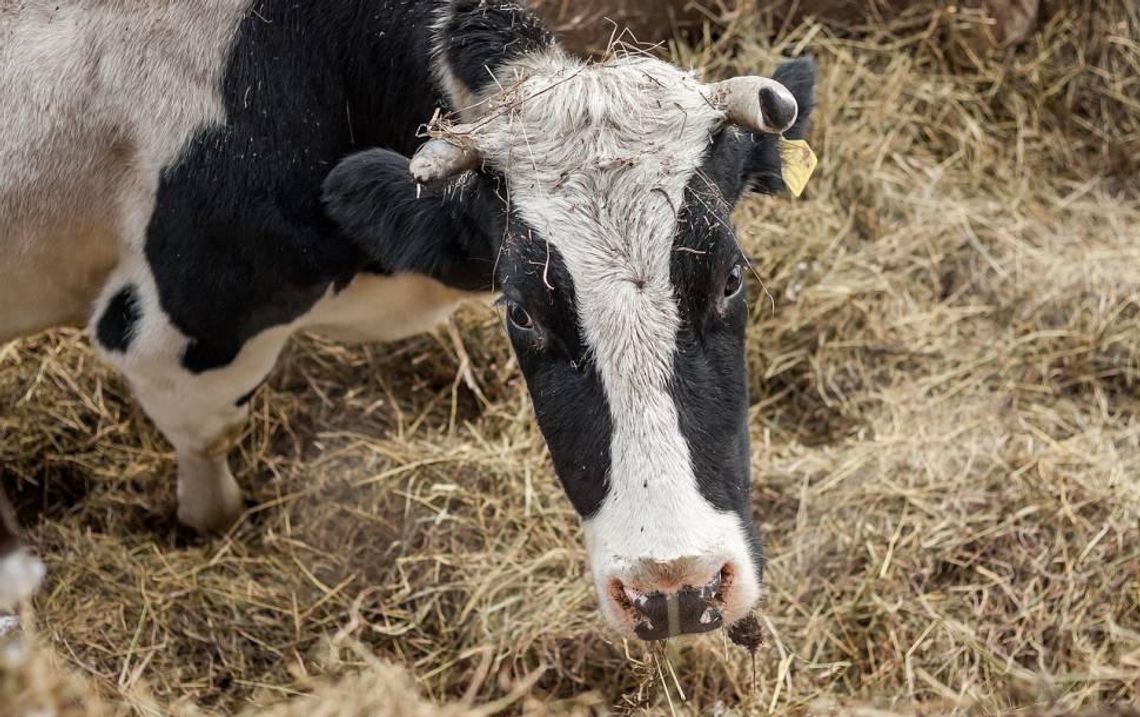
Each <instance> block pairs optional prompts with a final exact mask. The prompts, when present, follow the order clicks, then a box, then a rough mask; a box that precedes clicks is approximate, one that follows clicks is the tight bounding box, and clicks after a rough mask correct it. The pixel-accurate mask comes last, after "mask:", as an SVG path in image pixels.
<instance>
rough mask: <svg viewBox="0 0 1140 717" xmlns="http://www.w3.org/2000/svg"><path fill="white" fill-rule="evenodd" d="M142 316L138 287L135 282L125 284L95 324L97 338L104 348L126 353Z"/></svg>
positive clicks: (108, 303)
mask: <svg viewBox="0 0 1140 717" xmlns="http://www.w3.org/2000/svg"><path fill="white" fill-rule="evenodd" d="M140 318H141V315H140V314H139V297H138V289H137V288H136V287H135V285H134V284H124V285H123V287H122V288H121V289H119V290H118V291H117V292H115V295H114V296H112V297H111V300H110V301H108V302H107V306H106V308H104V309H103V315H102V316H100V317H99V322H98V323H97V324H95V338H96V339H97V340H98V341H99V345H100V346H102V347H103V348H104V349H106V350H108V351H118V352H119V353H125V352H126V350H127V349H129V348H130V347H131V339H133V338H134V332H135V325H136V324H137V323H138V321H139V319H140Z"/></svg>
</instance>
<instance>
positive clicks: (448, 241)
mask: <svg viewBox="0 0 1140 717" xmlns="http://www.w3.org/2000/svg"><path fill="white" fill-rule="evenodd" d="M489 181H491V180H489V179H487V178H485V177H482V176H480V175H477V174H475V173H473V172H469V173H468V174H466V175H464V176H462V177H458V178H456V179H454V180H452V181H451V182H449V183H436V184H433V185H417V184H416V183H415V181H413V180H412V177H411V174H409V172H408V159H407V158H406V157H404V156H403V155H400V154H397V153H396V152H392V151H390V150H386V149H371V150H368V151H365V152H360V153H359V154H354V155H351V156H349V157H347V158H345V159H343V160H342V161H341V162H340V163H339V164H338V165H337V166H336V167H335V168H334V169H333V170H332V172H330V173H329V175H328V177H326V178H325V182H324V187H323V195H322V198H323V202H324V207H325V213H326V214H327V215H328V217H329V218H330V219H331V220H332V221H333V222H334V223H335V224H336V225H337V227H338V228H339V229H340V232H341V233H342V234H343V235H344V236H345V237H347V238H348V239H349V240H350V241H352V242H353V243H355V244H356V245H357V246H358V247H359V248H360V249H361V250H362V251H363V253H364V254H365V256H367V257H368V259H369V261H370V263H371V264H372V265H373V266H374V267H375V268H376V269H377V270H380V271H384V272H387V273H392V274H396V273H415V274H423V275H426V276H430V277H432V278H434V279H437V280H439V281H441V282H443V283H444V284H447V285H449V286H453V287H455V288H458V289H465V290H468V291H487V290H490V287H491V283H492V271H493V269H494V255H495V241H494V237H496V236H498V234H496V232H495V228H494V227H495V225H496V218H495V211H494V210H495V206H494V204H493V199H492V197H493V194H494V193H493V191H492V190H491V189H490V188H488V187H486V186H484V185H485V184H486V183H487V182H489Z"/></svg>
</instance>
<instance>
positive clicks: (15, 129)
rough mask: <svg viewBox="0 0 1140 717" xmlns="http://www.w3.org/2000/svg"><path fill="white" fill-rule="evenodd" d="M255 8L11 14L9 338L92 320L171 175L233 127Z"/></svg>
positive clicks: (108, 3) (31, 8) (6, 162)
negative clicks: (239, 59)
mask: <svg viewBox="0 0 1140 717" xmlns="http://www.w3.org/2000/svg"><path fill="white" fill-rule="evenodd" d="M247 5H248V0H214V1H208V0H168V1H165V2H147V1H145V0H95V1H94V2H92V1H86V2H85V1H83V0H63V1H60V0H51V1H45V0H28V1H25V2H16V3H3V4H0V340H4V339H6V338H11V337H14V336H19V335H21V334H26V333H29V332H32V331H35V330H38V329H40V328H44V327H47V326H51V325H55V324H59V323H74V322H79V321H82V320H84V319H85V318H86V315H87V312H88V311H89V306H90V304H91V301H92V300H93V299H94V298H95V296H96V294H97V293H98V291H99V290H100V288H101V286H102V284H103V281H104V279H105V277H106V275H107V274H108V272H110V270H111V269H112V268H113V267H114V266H115V264H116V263H117V262H118V261H119V257H120V256H121V254H122V252H123V251H124V250H126V251H132V250H133V251H138V250H141V243H142V241H143V237H144V234H145V228H146V224H147V221H148V220H149V217H150V214H151V210H152V207H153V201H154V200H153V197H154V193H155V188H156V186H157V183H158V177H159V172H160V171H161V170H162V168H163V167H165V166H167V165H169V164H170V163H172V162H173V161H174V160H175V159H176V157H177V156H178V153H179V151H180V150H181V148H182V147H183V146H184V145H185V143H186V141H187V140H188V139H189V138H190V137H191V136H192V135H193V133H194V132H195V130H196V129H199V128H201V127H202V126H203V125H206V124H209V123H213V122H217V121H220V120H221V119H222V115H223V109H222V102H221V99H220V96H219V90H218V87H219V81H220V73H221V71H222V67H223V65H224V62H225V56H226V52H227V50H228V48H229V45H230V43H231V40H232V38H233V36H234V33H235V31H236V29H237V27H238V23H239V21H240V19H241V18H242V16H243V14H244V13H245V9H246V6H247Z"/></svg>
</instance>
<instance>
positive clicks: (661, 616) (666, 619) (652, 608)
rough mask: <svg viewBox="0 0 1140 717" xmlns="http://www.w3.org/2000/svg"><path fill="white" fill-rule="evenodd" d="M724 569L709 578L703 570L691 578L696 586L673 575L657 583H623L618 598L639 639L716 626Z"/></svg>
mask: <svg viewBox="0 0 1140 717" xmlns="http://www.w3.org/2000/svg"><path fill="white" fill-rule="evenodd" d="M726 570H727V568H725V569H721V570H718V571H717V572H716V573H715V574H714V575H713V577H712V579H711V580H710V579H708V577H707V576H708V572H707V571H704V574H703V576H702V577H701V578H698V579H697V580H696V581H694V582H699V583H700V584H699V585H693V584H690V582H689V581H687V580H685V579H683V578H682V579H681V580H678V579H677V578H676V577H672V578H668V577H667V578H666V579H664V580H660V581H657V584H653V583H652V582H649V581H643V582H642V583H641V584H640V585H638V586H637V587H634V585H633V584H629V585H625V584H623V585H622V586H621V593H622V594H621V597H622V598H624V601H625V602H626V605H627V606H628V608H630V610H629V612H630V615H631V617H632V618H633V620H634V633H635V634H636V635H637V637H639V638H641V639H642V640H664V639H666V638H669V637H676V636H677V635H692V634H696V633H701V632H709V631H711V630H716V629H717V628H719V627H720V626H721V625H722V623H723V622H724V614H723V607H724V594H723V591H724V589H725V587H726V586H725V573H726ZM658 572H659V574H664V575H666V576H668V575H669V574H670V573H671V574H672V575H674V576H675V575H676V574H677V571H676V570H670V569H669V566H666V568H665V569H664V570H660V571H658ZM694 577H695V576H694Z"/></svg>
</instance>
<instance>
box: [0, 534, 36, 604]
mask: <svg viewBox="0 0 1140 717" xmlns="http://www.w3.org/2000/svg"><path fill="white" fill-rule="evenodd" d="M43 578H44V564H43V563H41V562H40V561H39V559H38V558H36V557H35V556H34V555H32V554H31V553H29V552H28V551H27V549H25V548H16V549H15V550H11V551H9V552H8V553H7V554H5V555H4V556H3V557H0V611H8V610H14V609H15V608H16V607H17V606H18V605H19V604H20V601H21V600H25V599H27V598H28V597H30V596H31V595H32V593H33V592H35V590H36V588H37V587H38V586H39V584H40V581H41V580H43Z"/></svg>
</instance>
